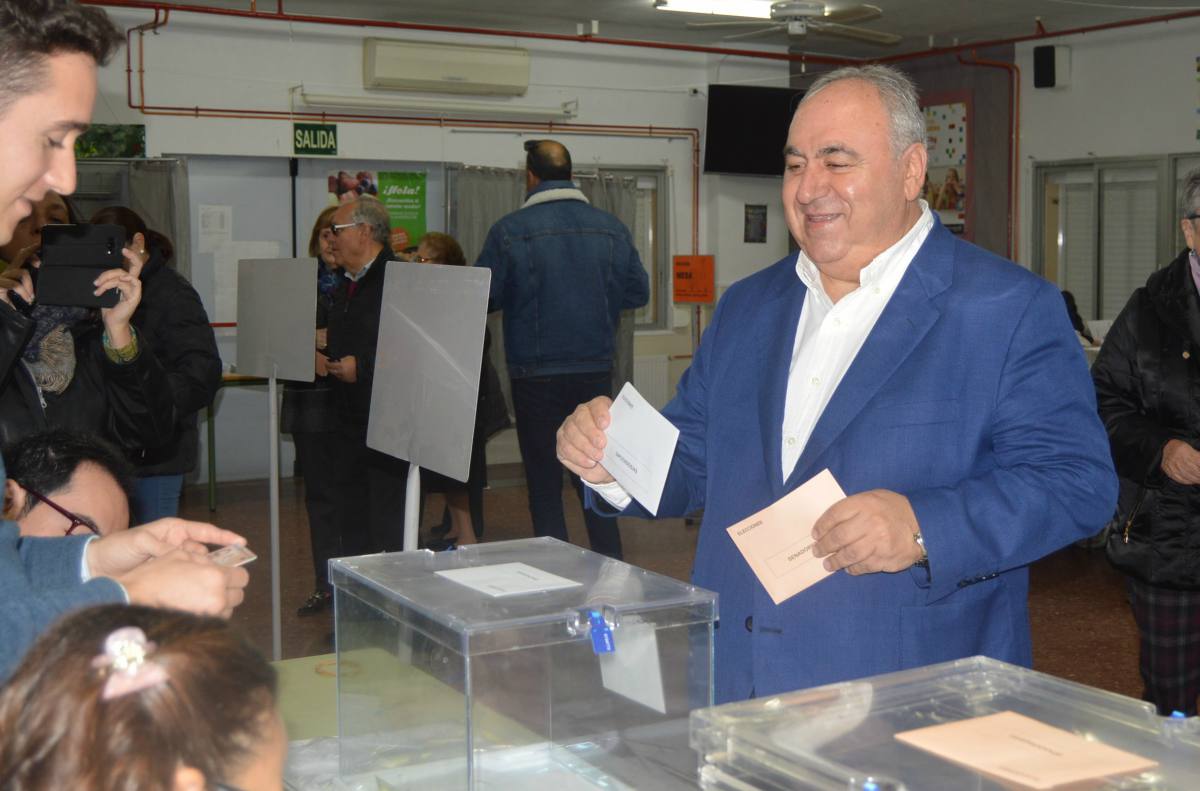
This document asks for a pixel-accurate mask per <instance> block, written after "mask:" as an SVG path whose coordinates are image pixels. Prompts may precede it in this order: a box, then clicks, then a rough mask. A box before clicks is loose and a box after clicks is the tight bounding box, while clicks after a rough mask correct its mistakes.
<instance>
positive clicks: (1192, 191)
mask: <svg viewBox="0 0 1200 791" xmlns="http://www.w3.org/2000/svg"><path fill="white" fill-rule="evenodd" d="M1179 208H1180V209H1182V211H1181V212H1180V213H1179V216H1180V217H1186V216H1188V215H1189V214H1196V213H1198V212H1200V168H1194V169H1193V170H1192V171H1191V172H1190V173H1188V174H1187V175H1186V176H1184V177H1183V190H1182V191H1181V192H1180V199H1179Z"/></svg>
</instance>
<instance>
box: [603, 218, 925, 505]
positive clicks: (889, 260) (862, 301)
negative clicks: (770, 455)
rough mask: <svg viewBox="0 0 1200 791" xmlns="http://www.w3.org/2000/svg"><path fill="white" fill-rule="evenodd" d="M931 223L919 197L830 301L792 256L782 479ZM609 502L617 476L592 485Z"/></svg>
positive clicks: (808, 268)
mask: <svg viewBox="0 0 1200 791" xmlns="http://www.w3.org/2000/svg"><path fill="white" fill-rule="evenodd" d="M932 228H933V214H932V213H931V212H930V211H929V206H928V204H926V203H925V201H921V216H920V217H919V218H918V219H917V221H916V223H914V224H913V227H912V228H910V229H909V230H908V232H907V233H906V234H904V236H903V237H901V238H900V241H898V242H896V243H895V244H894V245H892V246H891V247H889V248H888V249H886V250H884V251H883V252H882V253H880V254H879V255H878V256H876V257H875V260H873V261H872V262H871V263H870V264H868V265H867V266H865V267H864V268H863V269H862V271H861V272H860V273H859V287H858V288H856V289H855V290H854V291H851V292H850V293H849V294H846V295H845V296H844V297H842V298H841V299H839V300H838V301H837V302H836V303H834V302H833V301H832V300H831V299H830V298H829V294H828V293H826V291H825V286H824V284H823V283H822V282H821V275H820V271H819V270H818V269H817V266H816V264H814V263H813V262H812V261H811V260H809V258H808V256H807V255H805V254H804V251H803V250H801V251H800V253H799V254H798V255H797V256H796V276H797V277H799V278H800V280H801V282H803V283H804V285H805V286H806V287H807V289H808V292H807V293H806V294H805V296H804V305H803V307H802V308H801V310H800V321H799V323H798V324H797V326H796V339H795V342H794V343H793V344H792V362H791V366H790V367H789V369H788V384H787V394H786V400H785V401H784V410H783V425H782V426H781V427H780V431H781V432H782V435H783V442H782V448H783V453H782V456H781V458H780V464H781V468H782V472H783V478H784V480H786V479H787V477H788V476H789V475H790V474H791V472H792V470H793V469H795V467H796V462H798V461H799V460H800V455H801V454H802V453H803V452H804V447H805V445H807V444H808V440H809V438H810V437H811V436H812V432H813V429H814V428H816V425H817V421H818V420H819V419H820V418H821V415H822V414H823V413H824V412H825V407H826V406H828V405H829V401H830V399H831V398H832V397H833V393H834V391H836V390H837V387H838V385H839V384H841V381H842V377H843V376H845V375H846V371H847V370H849V369H850V364H851V363H853V362H854V358H855V357H856V356H857V355H858V350H859V349H861V348H862V345H863V343H864V342H866V340H867V336H868V335H870V334H871V330H872V329H874V328H875V322H876V321H878V320H879V316H880V314H882V313H883V309H884V308H885V307H886V306H887V303H888V301H889V300H891V298H892V294H894V293H895V292H896V287H897V286H899V285H900V280H901V279H902V278H903V277H904V273H905V272H907V271H908V266H909V264H911V263H912V260H913V258H915V257H916V255H917V251H918V250H919V249H920V248H921V245H922V244H924V242H925V238H926V237H927V236H929V231H930V229H932ZM584 483H585V484H586V485H588V486H590V487H591V488H593V489H595V490H596V492H597V493H599V494H600V496H601V497H603V498H604V499H605V500H607V501H608V502H609V503H610V504H611V505H612V506H613V507H615V508H618V509H624V508H625V507H626V506H628V505H629V502H630V497H629V493H628V492H626V491H625V488H624V487H622V486H621V485H620V484H619V483H617V482H616V481H613V482H611V483H606V484H601V485H598V486H593V485H592V484H590V483H588V482H587V481H584Z"/></svg>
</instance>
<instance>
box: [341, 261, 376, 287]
mask: <svg viewBox="0 0 1200 791" xmlns="http://www.w3.org/2000/svg"><path fill="white" fill-rule="evenodd" d="M374 263H375V262H374V261H371V263H369V264H367V265H366V266H364V267H363V268H362V269H360V270H358V274H354V273H353V272H351V271H350V270H349V269H344V268H343V269H342V274H343V275H345V276H346V277H348V278H350V281H351V282H352V283H357V282H358V281H360V280H362V279H363V278H364V277H366V274H367V272H369V271H370V270H371V266H372V265H373V264H374Z"/></svg>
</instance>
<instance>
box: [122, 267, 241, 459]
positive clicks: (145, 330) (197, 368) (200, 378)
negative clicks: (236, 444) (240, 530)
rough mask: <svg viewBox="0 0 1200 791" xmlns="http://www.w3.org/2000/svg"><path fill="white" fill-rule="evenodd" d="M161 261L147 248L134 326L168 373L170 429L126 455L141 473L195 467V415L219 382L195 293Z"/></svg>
mask: <svg viewBox="0 0 1200 791" xmlns="http://www.w3.org/2000/svg"><path fill="white" fill-rule="evenodd" d="M166 263H167V262H166V261H164V260H163V258H162V253H161V251H159V250H158V249H156V248H153V247H152V248H150V260H149V261H147V262H146V266H145V268H143V269H142V301H141V303H140V304H139V305H138V308H137V310H136V311H135V312H134V314H133V325H134V326H135V327H137V328H138V331H139V332H141V333H142V334H143V335H145V336H146V337H148V338H150V339H151V340H152V342H153V343H154V352H155V356H156V357H158V360H159V362H160V363H161V364H162V366H163V368H164V369H165V370H166V372H167V381H168V382H169V383H170V389H171V403H172V406H173V407H174V425H175V429H174V432H173V434H172V436H171V437H170V439H168V440H167V442H165V443H163V444H161V445H158V446H146V447H142V448H138V449H136V450H134V451H133V452H132V453H131V454H130V458H131V460H132V461H133V463H134V464H135V465H137V468H138V469H137V474H138V475H140V476H149V475H178V474H180V473H185V472H190V471H191V470H192V469H193V468H194V467H195V465H196V454H197V451H198V448H199V432H198V430H197V428H196V416H197V415H198V413H199V412H200V410H202V409H204V408H205V407H206V406H208V405H209V404H211V403H212V400H213V398H214V397H215V396H216V394H217V389H218V388H220V386H221V356H220V354H219V353H218V352H217V339H216V337H215V336H214V335H213V331H212V327H211V326H209V323H208V314H207V313H205V312H204V305H203V304H202V303H201V302H200V295H199V294H197V293H196V289H194V288H193V287H192V284H191V283H189V282H188V281H187V280H186V279H184V277H183V276H182V275H180V274H179V273H178V272H176V271H175V270H174V269H171V268H170V267H168V266H167V265H166Z"/></svg>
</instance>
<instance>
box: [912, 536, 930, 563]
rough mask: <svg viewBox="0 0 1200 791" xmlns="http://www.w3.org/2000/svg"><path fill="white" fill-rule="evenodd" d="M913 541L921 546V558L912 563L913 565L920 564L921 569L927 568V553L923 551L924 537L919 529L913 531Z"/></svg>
mask: <svg viewBox="0 0 1200 791" xmlns="http://www.w3.org/2000/svg"><path fill="white" fill-rule="evenodd" d="M913 541H915V542H916V543H917V546H919V547H920V548H921V558H920V560H918V561H917V562H916V563H913V565H914V566H920V567H921V568H923V569H927V568H929V553H928V552H926V551H925V538H924V536H922V535H921V531H920V530H917V532H915V533H913Z"/></svg>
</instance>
